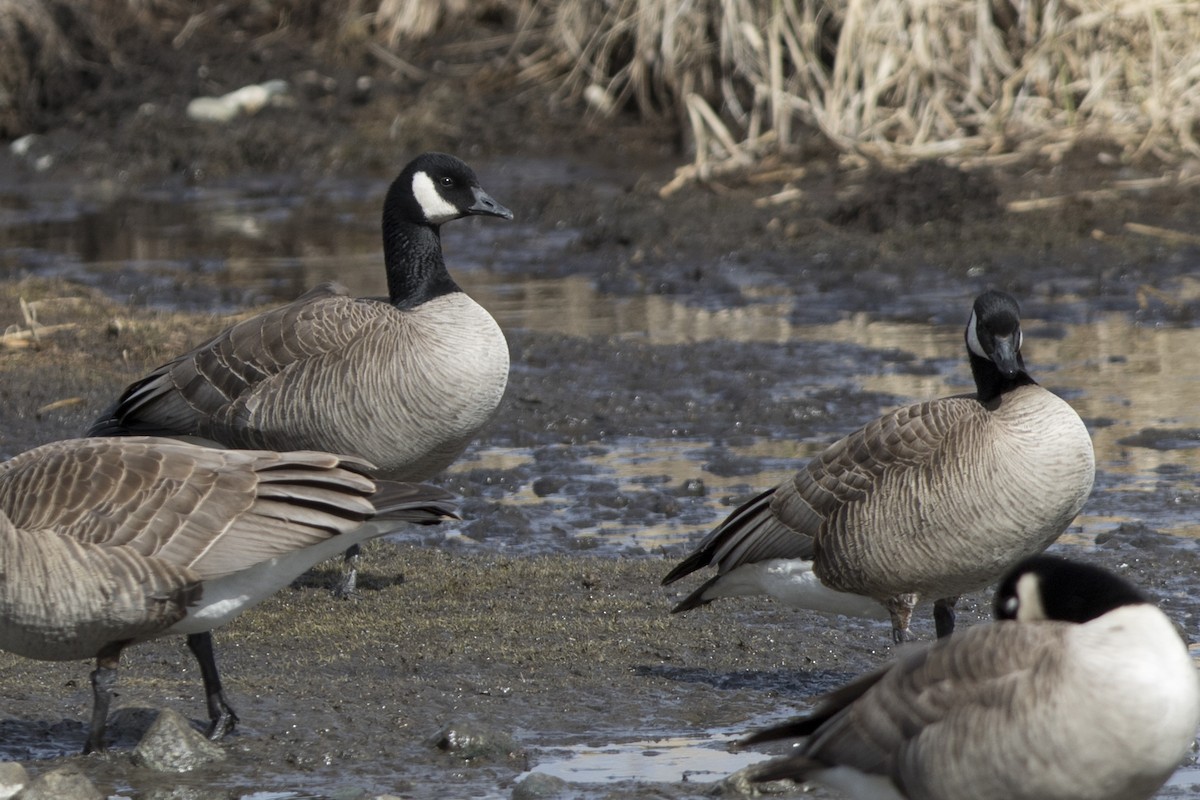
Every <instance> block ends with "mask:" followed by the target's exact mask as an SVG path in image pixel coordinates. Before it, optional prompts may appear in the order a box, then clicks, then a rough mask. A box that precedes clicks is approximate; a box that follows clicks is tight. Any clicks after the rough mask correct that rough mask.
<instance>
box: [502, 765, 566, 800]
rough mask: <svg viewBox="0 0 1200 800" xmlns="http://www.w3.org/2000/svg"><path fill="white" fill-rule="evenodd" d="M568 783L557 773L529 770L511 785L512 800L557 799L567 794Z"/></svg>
mask: <svg viewBox="0 0 1200 800" xmlns="http://www.w3.org/2000/svg"><path fill="white" fill-rule="evenodd" d="M569 785H570V784H568V783H567V782H566V781H564V780H563V779H562V778H560V777H558V776H557V775H547V774H546V773H544V772H531V773H529V774H528V775H527V776H525V779H524V780H522V781H521V782H520V783H518V784H517V785H516V786H514V787H513V791H512V800H557V798H561V797H566V796H567V794H566V792H567V789H568V787H569Z"/></svg>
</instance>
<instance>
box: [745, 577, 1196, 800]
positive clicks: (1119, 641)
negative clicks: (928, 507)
mask: <svg viewBox="0 0 1200 800" xmlns="http://www.w3.org/2000/svg"><path fill="white" fill-rule="evenodd" d="M1060 601H1065V605H1063V606H1061V607H1059V606H1057V605H1056V604H1058V603H1059V602H1060ZM997 606H998V616H999V617H1000V618H1001V619H1000V621H998V622H997V623H995V624H992V625H985V626H978V627H975V628H972V629H970V630H967V631H962V632H959V633H956V634H954V635H953V636H951V637H949V638H946V639H942V640H939V641H938V642H936V643H935V644H933V645H932V646H929V647H920V646H914V647H913V648H912V649H908V650H904V651H901V653H900V656H899V657H898V658H897V660H896V661H895V662H894V663H892V664H891V665H889V666H887V667H884V668H883V669H880V670H877V671H875V672H873V673H870V674H868V675H866V676H863V677H862V678H859V679H858V680H856V681H854V682H852V683H850V684H848V685H847V686H845V687H843V688H841V689H838V690H836V691H834V692H833V693H831V694H830V695H827V696H826V697H825V698H823V699H822V700H821V701H820V702H818V704H817V706H816V707H815V709H814V710H813V712H812V713H811V714H810V715H809V716H807V717H805V718H802V719H798V720H796V721H793V722H790V723H785V724H784V725H781V726H777V727H774V728H771V729H767V730H765V731H761V732H759V733H756V734H754V735H752V736H751V737H749V738H748V739H747V740H746V742H745V743H747V744H751V743H755V742H763V741H769V740H773V739H781V738H793V737H805V738H804V741H803V742H801V743H800V744H799V745H798V746H797V747H796V748H795V750H794V752H793V753H792V754H789V755H787V756H785V757H783V758H780V759H776V760H773V761H770V762H767V763H766V764H764V765H761V766H756V767H754V768H752V769H753V771H754V772H753V779H754V780H758V781H765V780H775V779H779V778H791V779H793V780H813V781H816V782H820V783H825V784H827V785H829V786H831V787H833V788H837V789H839V790H841V791H843V792H845V793H846V794H847V795H848V796H849V797H853V798H858V799H859V800H883V799H884V798H888V799H889V800H951V799H952V798H964V797H971V798H978V799H979V800H1046V799H1047V798H1053V799H1054V800H1141V799H1142V798H1148V797H1150V796H1152V795H1153V794H1154V793H1155V791H1157V789H1158V788H1159V787H1160V786H1162V784H1163V783H1164V782H1165V781H1166V779H1167V778H1168V777H1169V776H1170V775H1171V773H1172V772H1173V771H1174V770H1175V768H1176V767H1177V766H1178V765H1179V763H1180V762H1181V761H1182V760H1183V758H1184V757H1185V755H1186V754H1187V752H1188V751H1189V750H1190V748H1191V746H1192V743H1193V740H1194V736H1195V731H1196V726H1197V724H1198V723H1200V683H1198V681H1197V673H1196V668H1195V665H1194V664H1193V663H1192V660H1191V658H1190V656H1189V655H1188V652H1187V647H1186V645H1185V644H1184V642H1183V640H1182V639H1181V638H1180V636H1179V634H1178V632H1177V630H1176V628H1175V626H1174V625H1173V623H1172V622H1171V621H1170V620H1169V619H1167V617H1166V616H1165V615H1164V614H1163V613H1162V612H1161V611H1159V610H1158V609H1157V608H1156V607H1155V606H1153V605H1152V604H1150V603H1149V602H1148V601H1147V600H1146V599H1145V598H1144V597H1143V596H1142V595H1141V594H1140V592H1138V591H1137V590H1136V589H1134V588H1133V587H1132V586H1130V585H1129V584H1127V583H1126V582H1124V581H1123V580H1121V579H1120V578H1117V577H1116V576H1114V575H1112V574H1111V573H1107V572H1105V571H1103V570H1100V569H1099V568H1096V567H1090V566H1087V565H1082V564H1075V563H1072V562H1067V561H1064V560H1061V559H1054V558H1050V557H1047V556H1037V557H1033V558H1031V559H1029V560H1027V561H1025V562H1023V563H1021V564H1019V565H1018V566H1017V567H1016V569H1015V570H1014V571H1013V573H1012V574H1011V576H1010V577H1009V578H1008V579H1006V581H1005V583H1004V585H1002V586H1001V588H1000V590H999V592H998V594H997Z"/></svg>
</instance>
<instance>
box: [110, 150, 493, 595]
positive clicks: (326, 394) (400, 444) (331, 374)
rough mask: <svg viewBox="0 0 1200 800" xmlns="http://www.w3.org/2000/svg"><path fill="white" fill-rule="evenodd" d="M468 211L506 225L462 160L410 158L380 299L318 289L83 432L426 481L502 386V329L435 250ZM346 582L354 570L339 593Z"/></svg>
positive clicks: (389, 216)
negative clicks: (446, 227) (301, 455)
mask: <svg viewBox="0 0 1200 800" xmlns="http://www.w3.org/2000/svg"><path fill="white" fill-rule="evenodd" d="M470 215H483V216H492V217H501V218H503V219H512V212H511V211H509V210H508V209H507V208H504V207H503V206H501V205H500V204H498V203H497V202H496V201H495V200H493V199H492V198H491V197H490V196H489V195H488V193H487V192H485V191H484V190H483V188H482V187H480V185H479V180H478V179H477V178H476V176H475V173H474V172H473V171H472V170H471V168H470V167H468V166H467V165H466V164H464V163H463V162H462V161H460V160H459V159H457V158H455V157H454V156H450V155H445V154H442V153H425V154H424V155H421V156H418V157H417V158H415V159H414V160H413V161H412V162H411V163H409V164H408V165H407V166H406V167H405V168H404V169H403V171H401V173H400V175H399V176H398V177H397V178H396V179H395V181H393V183H392V185H391V188H390V189H389V191H388V193H387V198H386V200H385V202H384V206H383V255H384V265H385V269H386V271H387V282H388V297H387V298H357V297H351V296H349V295H348V294H347V291H346V289H345V288H344V287H342V286H339V285H337V284H333V283H326V284H322V285H320V286H317V287H316V288H314V289H313V290H311V291H310V292H308V293H307V294H305V295H303V296H301V297H300V298H298V299H297V300H295V301H293V302H291V303H288V304H287V305H284V306H281V307H279V308H275V309H272V310H270V311H267V312H265V313H262V314H258V315H257V316H254V317H251V318H249V319H246V320H243V321H242V322H239V323H237V324H236V325H233V326H232V327H230V328H227V329H225V330H224V331H221V332H220V333H219V334H217V335H216V336H215V337H213V338H212V339H210V340H209V341H207V342H205V343H204V344H202V345H200V346H199V347H196V348H195V349H193V350H191V351H190V352H187V353H184V354H183V355H181V356H179V357H178V358H175V359H173V360H172V361H170V362H168V363H166V364H164V365H162V366H161V367H159V368H158V369H156V370H154V371H153V372H151V373H150V374H149V375H147V376H145V377H144V378H141V379H140V380H138V381H135V382H134V383H132V384H131V385H130V386H129V387H128V388H126V389H125V391H124V392H123V393H122V395H121V396H120V398H119V399H118V400H117V401H116V403H115V404H114V405H113V406H112V407H111V408H109V409H107V410H106V411H105V412H104V413H103V414H101V415H100V417H99V418H98V419H97V420H96V422H95V423H94V424H93V425H92V427H91V429H90V430H89V431H88V435H89V436H115V435H126V434H144V435H151V436H186V437H195V438H197V439H199V440H201V441H204V442H208V443H212V444H214V445H217V446H220V447H234V448H261V449H264V450H320V451H324V452H330V453H346V454H350V455H355V456H358V457H360V458H363V459H366V460H367V461H369V462H370V463H372V464H374V465H375V472H374V474H375V475H377V476H379V477H383V478H387V479H390V480H399V481H423V480H428V479H430V478H431V477H433V476H434V475H436V474H437V473H439V472H441V471H442V470H443V469H445V468H446V467H447V466H449V464H450V463H451V462H452V461H453V460H454V459H455V458H457V457H458V455H459V454H461V453H462V451H463V450H464V449H465V448H466V447H467V445H468V444H469V443H470V442H471V440H472V439H473V438H474V436H475V435H476V434H477V433H478V432H479V430H480V428H482V427H483V426H484V424H485V423H487V422H488V420H490V419H491V417H492V415H493V414H494V413H495V411H496V409H497V408H498V407H499V405H500V400H501V397H502V396H503V394H504V389H505V386H506V384H507V382H508V366H509V358H508V344H507V342H506V341H505V338H504V334H503V332H502V331H501V330H500V327H499V325H497V324H496V321H495V320H494V319H493V318H492V316H491V315H490V314H489V313H488V312H487V311H486V310H484V309H483V307H481V306H480V305H479V304H478V303H476V302H475V301H474V300H472V299H471V298H470V297H468V296H467V294H466V293H465V292H463V291H462V289H461V288H459V286H458V284H457V283H455V282H454V279H453V278H452V277H451V276H450V273H449V272H448V271H447V270H446V264H445V261H444V259H443V256H442V245H441V234H440V229H441V226H442V224H443V223H446V222H449V221H451V220H454V219H459V218H461V217H466V216H470ZM354 581H355V571H354V568H353V563H352V564H351V568H350V571H349V573H348V575H347V576H346V578H345V579H344V581H343V584H342V587H341V589H340V593H342V594H349V593H352V592H353V590H354Z"/></svg>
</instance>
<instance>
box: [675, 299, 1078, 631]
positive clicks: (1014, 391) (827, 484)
mask: <svg viewBox="0 0 1200 800" xmlns="http://www.w3.org/2000/svg"><path fill="white" fill-rule="evenodd" d="M965 338H966V347H967V355H968V358H969V360H970V364H971V372H972V374H973V376H974V378H975V393H974V394H967V395H956V396H952V397H944V398H939V399H935V400H930V401H926V402H923V403H918V404H915V405H910V406H906V407H904V408H900V409H897V410H894V411H892V412H890V413H888V414H885V415H884V416H882V417H880V418H878V419H876V420H874V421H872V422H869V423H868V424H867V425H866V426H864V427H862V428H860V429H859V430H857V431H855V432H854V433H851V434H850V435H848V436H846V437H845V438H843V439H841V440H840V441H837V442H835V443H834V444H832V445H830V446H829V447H828V448H826V449H825V450H824V451H823V452H822V453H820V454H819V455H818V456H816V457H815V458H813V459H812V460H811V461H810V462H809V463H808V464H807V465H806V466H805V467H803V468H802V469H801V470H800V471H799V472H798V473H796V475H795V476H794V477H793V478H792V479H790V480H787V481H784V482H783V483H781V484H779V485H778V486H776V487H774V488H772V489H768V490H767V491H765V492H763V493H761V494H759V495H758V496H756V497H754V498H752V499H751V500H749V501H748V502H746V503H745V504H743V505H742V506H741V507H739V508H737V509H736V510H735V511H733V513H731V514H730V515H729V516H728V517H727V518H726V519H725V520H724V521H723V522H722V523H721V524H720V525H718V526H717V527H716V528H715V529H714V530H713V531H712V532H711V533H709V534H708V536H706V537H705V538H704V539H703V540H702V541H701V542H700V543H699V545H698V546H697V547H696V549H695V551H694V552H692V553H691V554H690V555H689V556H687V558H686V559H684V560H683V561H682V562H681V563H679V564H678V565H676V567H675V568H674V569H672V570H671V571H670V572H669V573H668V574H667V575H666V577H665V578H664V579H663V584H664V585H665V584H670V583H673V582H674V581H677V580H679V579H680V578H682V577H683V576H685V575H688V574H689V573H691V572H694V571H696V570H698V569H701V568H703V567H707V566H715V567H716V568H717V574H716V576H715V577H713V578H711V579H709V580H708V581H707V582H705V583H704V584H703V585H702V586H700V587H699V588H698V589H696V590H695V591H693V592H692V593H691V594H690V595H688V596H687V597H685V598H684V599H683V600H682V601H680V602H679V603H678V604H677V605H676V606H675V607H674V608H673V609H672V611H673V612H674V613H678V612H682V611H687V610H689V609H692V608H696V607H697V606H700V605H703V604H705V603H709V602H711V601H713V600H716V599H718V598H721V597H734V596H739V595H756V594H766V595H769V596H771V597H773V598H775V599H776V600H778V601H780V602H782V603H784V604H786V605H790V606H796V607H802V608H809V609H813V610H817V611H821V612H825V613H832V614H844V615H850V616H863V617H880V618H883V617H884V615H885V614H886V616H887V618H890V620H891V623H892V638H893V640H894V641H896V642H897V643H898V642H902V641H905V640H907V639H909V638H911V632H910V628H909V623H910V621H911V618H912V613H913V608H914V606H915V605H916V604H917V603H918V602H920V601H923V600H933V601H934V623H935V631H936V633H937V635H938V636H945V635H947V634H949V633H950V632H951V631H953V629H954V605H955V603H956V602H957V599H958V596H959V595H960V594H963V593H965V592H970V591H976V590H979V589H982V588H984V587H986V586H988V585H989V584H991V583H992V582H994V581H995V580H996V579H997V578H999V577H1000V575H1001V574H1003V573H1004V571H1005V570H1006V569H1008V568H1009V567H1011V566H1012V565H1013V564H1014V563H1016V562H1017V561H1018V560H1020V559H1021V558H1022V557H1024V556H1028V555H1032V554H1035V553H1039V552H1041V551H1042V550H1044V549H1045V548H1046V547H1047V546H1049V545H1050V544H1051V543H1052V542H1053V541H1054V540H1055V539H1056V538H1058V536H1059V534H1061V533H1062V532H1063V530H1064V529H1066V527H1067V525H1069V524H1070V522H1071V520H1073V519H1074V518H1075V515H1076V514H1078V513H1079V510H1080V509H1081V508H1082V507H1083V504H1084V501H1085V500H1086V499H1087V497H1088V495H1089V493H1090V492H1091V489H1092V481H1093V478H1094V476H1095V457H1094V455H1093V453H1092V440H1091V437H1090V436H1089V435H1088V432H1087V428H1086V427H1085V426H1084V424H1083V421H1082V420H1080V418H1079V415H1078V414H1076V413H1075V411H1074V410H1073V409H1072V408H1071V407H1070V406H1069V405H1068V404H1067V403H1066V402H1064V401H1063V400H1062V399H1060V398H1059V397H1057V396H1056V395H1054V394H1052V393H1051V392H1049V391H1047V390H1046V389H1043V388H1042V387H1041V386H1039V385H1038V384H1037V382H1035V381H1034V379H1033V378H1032V377H1030V375H1029V373H1028V372H1027V371H1026V369H1025V363H1024V360H1023V357H1022V355H1021V342H1022V334H1021V325H1020V308H1019V306H1018V304H1017V301H1016V300H1015V299H1014V298H1013V297H1012V296H1011V295H1009V294H1007V293H1004V292H1000V291H994V290H991V291H986V292H984V293H982V294H980V295H979V296H978V297H977V298H976V299H975V302H974V304H973V306H972V310H971V315H970V318H969V321H968V322H967V328H966V333H965Z"/></svg>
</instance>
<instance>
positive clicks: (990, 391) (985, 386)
mask: <svg viewBox="0 0 1200 800" xmlns="http://www.w3.org/2000/svg"><path fill="white" fill-rule="evenodd" d="M967 355H969V356H970V357H971V375H973V376H974V378H975V392H976V394H977V395H978V396H979V402H981V403H990V402H992V401H993V400H995V399H996V398H997V397H999V396H1000V395H1002V394H1004V393H1005V392H1011V391H1012V390H1013V389H1016V388H1017V387H1018V386H1035V385H1037V381H1035V380H1034V379H1033V378H1031V377H1030V376H1029V373H1028V372H1026V371H1025V362H1024V361H1023V360H1022V359H1021V356H1020V354H1018V355H1017V360H1018V363H1019V364H1020V365H1021V368H1020V369H1019V370H1017V374H1016V375H1014V376H1012V377H1011V378H1006V377H1004V375H1003V374H1001V372H1000V370H998V369H996V365H995V364H994V363H992V361H991V359H987V358H984V357H983V356H981V355H978V354H976V353H975V352H973V351H972V350H970V349H969V348H968V350H967Z"/></svg>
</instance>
